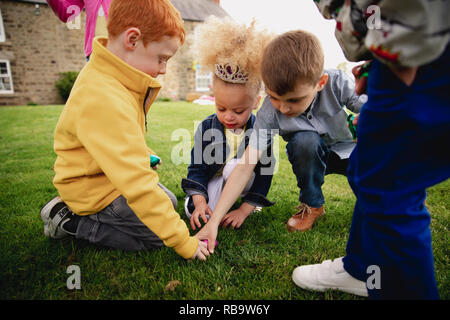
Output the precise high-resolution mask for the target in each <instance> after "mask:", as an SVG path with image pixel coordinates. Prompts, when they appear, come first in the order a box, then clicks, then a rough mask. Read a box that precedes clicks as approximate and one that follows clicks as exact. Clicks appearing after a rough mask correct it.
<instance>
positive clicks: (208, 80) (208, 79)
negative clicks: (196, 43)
mask: <svg viewBox="0 0 450 320" xmlns="http://www.w3.org/2000/svg"><path fill="white" fill-rule="evenodd" d="M212 79H213V78H212V72H209V71H202V69H201V68H200V67H197V68H196V70H195V90H196V91H210V90H211V86H212Z"/></svg>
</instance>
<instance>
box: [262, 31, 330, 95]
mask: <svg viewBox="0 0 450 320" xmlns="http://www.w3.org/2000/svg"><path fill="white" fill-rule="evenodd" d="M323 65H324V54H323V50H322V46H321V44H320V41H319V39H317V37H316V36H315V35H313V34H312V33H309V32H306V31H303V30H296V31H289V32H286V33H284V34H281V35H279V36H278V37H276V38H275V39H273V40H272V41H271V42H270V43H269V44H268V45H267V47H266V49H265V50H264V54H263V58H262V64H261V76H262V79H263V81H264V84H265V86H266V88H268V89H270V90H272V91H274V92H276V93H277V94H278V95H280V96H282V95H284V94H286V93H287V92H289V91H293V90H294V89H295V86H296V85H297V83H298V82H299V81H303V82H305V83H310V84H312V85H315V84H317V82H318V81H319V79H320V77H321V76H322V75H323Z"/></svg>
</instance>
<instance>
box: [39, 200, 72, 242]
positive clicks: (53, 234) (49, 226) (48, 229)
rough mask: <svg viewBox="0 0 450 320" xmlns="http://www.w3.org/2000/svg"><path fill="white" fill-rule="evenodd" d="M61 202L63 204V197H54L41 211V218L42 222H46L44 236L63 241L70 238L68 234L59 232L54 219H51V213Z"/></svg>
mask: <svg viewBox="0 0 450 320" xmlns="http://www.w3.org/2000/svg"><path fill="white" fill-rule="evenodd" d="M59 202H63V201H62V199H61V197H59V196H57V197H54V198H53V199H52V200H50V202H48V203H47V204H46V205H45V206H44V207H43V208H42V209H41V218H42V221H44V235H45V236H46V237H48V238H53V239H62V238H65V237H67V236H68V234H67V233H65V232H63V231H60V230H58V226H56V225H55V224H54V223H53V221H52V219H50V212H51V210H52V208H53V207H54V206H55V205H56V204H57V203H59Z"/></svg>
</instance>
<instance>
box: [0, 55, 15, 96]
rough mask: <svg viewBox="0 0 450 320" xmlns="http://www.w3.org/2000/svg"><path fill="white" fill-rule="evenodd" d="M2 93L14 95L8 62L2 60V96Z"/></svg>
mask: <svg viewBox="0 0 450 320" xmlns="http://www.w3.org/2000/svg"><path fill="white" fill-rule="evenodd" d="M2 93H14V89H13V83H12V76H11V67H10V65H9V61H8V60H0V94H2Z"/></svg>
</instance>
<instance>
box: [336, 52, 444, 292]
mask: <svg viewBox="0 0 450 320" xmlns="http://www.w3.org/2000/svg"><path fill="white" fill-rule="evenodd" d="M449 58H450V55H449V50H447V51H446V52H445V53H444V54H443V56H442V57H440V58H439V59H438V60H436V61H435V62H433V63H431V64H429V65H426V66H423V67H421V68H420V69H419V72H418V74H417V76H416V79H415V81H414V83H413V84H412V85H411V86H410V87H408V86H406V85H404V84H403V83H402V82H401V81H400V80H399V79H398V78H396V76H395V75H394V74H393V73H392V72H391V71H390V70H389V68H388V67H386V66H385V65H383V64H381V63H380V62H378V61H374V63H373V65H372V68H371V70H370V76H369V82H368V96H369V100H368V102H367V103H366V104H365V105H364V106H363V108H362V111H361V113H360V117H359V122H358V132H357V138H358V144H357V147H356V148H355V150H354V151H353V153H352V155H351V157H350V162H349V171H348V179H349V183H350V185H351V187H352V189H353V191H354V192H355V195H356V198H357V202H356V205H355V210H354V216H353V221H352V226H351V230H350V237H349V240H348V243H347V255H346V256H345V257H344V259H343V262H344V269H345V270H346V271H347V272H348V273H349V274H350V275H352V276H353V277H355V278H357V279H359V280H362V281H366V280H367V279H368V277H369V276H371V275H372V273H371V271H369V272H368V267H370V266H377V267H378V268H379V271H380V274H379V276H380V288H371V287H369V296H370V297H371V298H378V299H438V298H439V294H438V290H437V285H436V279H435V272H434V260H433V253H432V246H431V232H430V228H429V225H430V215H429V213H428V211H427V209H426V207H425V205H424V200H425V197H426V192H425V190H426V188H428V187H430V186H432V185H435V184H437V183H439V182H441V181H444V180H446V179H447V178H448V177H449V176H450V154H449V152H448V148H447V147H445V146H444V145H443V142H444V141H448V139H449V138H450V98H449V97H450V96H449V94H448V91H449V89H450V77H449V76H448V74H446V72H447V71H448V70H450V63H449V62H450V59H449ZM445 143H446V142H444V144H445ZM370 270H373V269H370Z"/></svg>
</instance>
